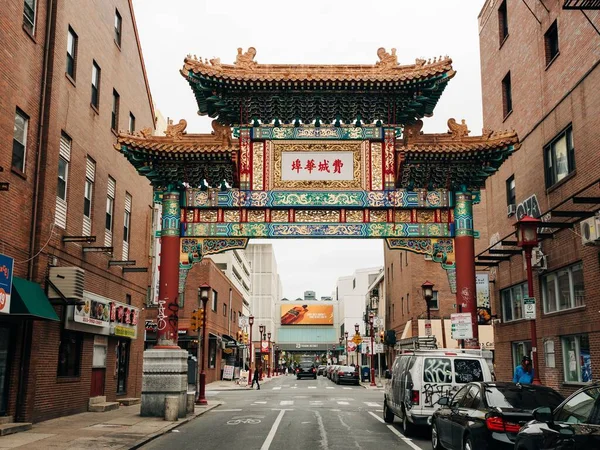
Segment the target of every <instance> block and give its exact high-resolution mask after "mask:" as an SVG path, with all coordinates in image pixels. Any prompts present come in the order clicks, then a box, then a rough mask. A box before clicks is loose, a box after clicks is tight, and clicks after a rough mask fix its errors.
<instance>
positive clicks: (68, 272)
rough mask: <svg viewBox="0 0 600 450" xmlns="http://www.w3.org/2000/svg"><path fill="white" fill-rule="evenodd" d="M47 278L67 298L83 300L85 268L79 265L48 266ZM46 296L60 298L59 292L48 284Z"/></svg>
mask: <svg viewBox="0 0 600 450" xmlns="http://www.w3.org/2000/svg"><path fill="white" fill-rule="evenodd" d="M48 279H49V280H50V281H51V282H52V284H54V286H56V288H57V289H59V290H60V292H61V293H62V295H64V296H65V297H66V298H67V299H69V300H78V301H83V287H84V284H85V270H83V269H82V268H80V267H50V273H49V275H48ZM48 298H61V296H60V294H59V293H58V292H56V291H55V290H54V289H52V287H50V286H48Z"/></svg>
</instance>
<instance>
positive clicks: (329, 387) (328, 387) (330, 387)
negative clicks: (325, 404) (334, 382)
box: [325, 386, 335, 389]
mask: <svg viewBox="0 0 600 450" xmlns="http://www.w3.org/2000/svg"><path fill="white" fill-rule="evenodd" d="M325 389H335V388H334V387H333V386H327V387H326V388H325Z"/></svg>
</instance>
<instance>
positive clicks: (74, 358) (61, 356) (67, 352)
mask: <svg viewBox="0 0 600 450" xmlns="http://www.w3.org/2000/svg"><path fill="white" fill-rule="evenodd" d="M82 344H83V337H82V334H81V333H77V332H74V331H68V330H62V332H61V335H60V343H59V345H58V368H57V371H56V375H57V376H59V377H78V376H79V372H80V367H81V347H82Z"/></svg>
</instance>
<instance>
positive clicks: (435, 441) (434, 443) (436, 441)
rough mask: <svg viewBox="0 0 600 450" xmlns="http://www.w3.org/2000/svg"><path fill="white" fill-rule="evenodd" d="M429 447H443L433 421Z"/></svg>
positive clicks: (434, 448) (435, 448)
mask: <svg viewBox="0 0 600 450" xmlns="http://www.w3.org/2000/svg"><path fill="white" fill-rule="evenodd" d="M431 447H432V448H433V450H442V448H443V447H442V444H440V436H439V434H438V429H437V424H436V423H435V421H434V422H433V423H432V424H431Z"/></svg>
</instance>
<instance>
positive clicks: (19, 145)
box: [12, 108, 29, 173]
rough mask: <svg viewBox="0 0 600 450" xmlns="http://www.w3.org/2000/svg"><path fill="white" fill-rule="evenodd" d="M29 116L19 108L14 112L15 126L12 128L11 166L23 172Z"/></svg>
mask: <svg viewBox="0 0 600 450" xmlns="http://www.w3.org/2000/svg"><path fill="white" fill-rule="evenodd" d="M28 126H29V117H27V114H25V113H24V112H23V111H21V110H20V109H19V108H17V112H16V113H15V127H14V130H13V152H12V168H13V169H16V170H17V171H19V172H21V173H25V159H26V156H27V127H28Z"/></svg>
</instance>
